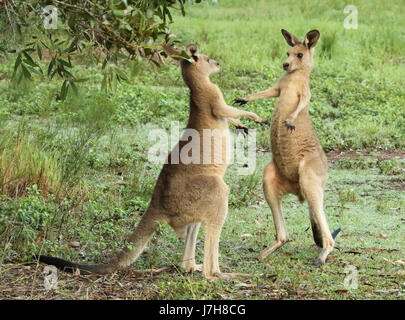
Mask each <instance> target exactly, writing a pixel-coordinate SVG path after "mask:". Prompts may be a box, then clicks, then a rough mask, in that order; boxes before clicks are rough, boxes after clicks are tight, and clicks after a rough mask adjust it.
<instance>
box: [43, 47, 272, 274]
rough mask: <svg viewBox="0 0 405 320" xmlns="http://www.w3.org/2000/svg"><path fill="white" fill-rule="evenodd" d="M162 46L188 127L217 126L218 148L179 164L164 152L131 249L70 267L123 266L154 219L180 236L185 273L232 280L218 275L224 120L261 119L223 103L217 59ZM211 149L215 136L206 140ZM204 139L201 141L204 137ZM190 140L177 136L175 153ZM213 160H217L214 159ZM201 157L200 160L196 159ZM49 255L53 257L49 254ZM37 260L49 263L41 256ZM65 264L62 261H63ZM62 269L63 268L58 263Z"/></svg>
mask: <svg viewBox="0 0 405 320" xmlns="http://www.w3.org/2000/svg"><path fill="white" fill-rule="evenodd" d="M165 50H166V51H167V52H168V53H169V54H172V55H173V57H175V58H176V59H178V60H180V65H181V71H182V75H183V79H184V81H185V83H186V84H187V86H188V87H189V89H190V115H189V120H188V124H187V128H189V129H194V130H196V131H198V133H199V134H200V137H203V130H204V129H211V130H214V129H217V130H219V131H218V132H219V136H220V143H222V149H221V150H222V152H221V153H220V154H215V152H213V151H212V152H211V162H210V163H208V164H184V163H182V162H181V159H180V160H179V163H178V164H176V163H175V161H172V160H173V158H174V151H172V152H171V153H170V155H169V156H168V161H167V163H166V164H164V166H163V169H162V171H161V172H160V175H159V177H158V180H157V182H156V186H155V189H154V192H153V196H152V200H151V203H150V206H149V208H148V209H147V211H146V212H145V214H144V216H143V217H142V219H141V221H140V222H139V224H138V226H137V227H136V228H135V231H134V233H133V234H132V236H131V237H130V238H129V242H130V243H131V249H128V248H125V249H124V250H122V251H121V252H120V253H119V254H118V256H117V257H115V258H114V259H113V260H112V261H111V262H110V263H109V264H101V265H73V267H77V268H79V269H80V270H82V271H85V272H94V273H110V272H113V271H115V270H117V269H122V268H126V267H128V266H129V265H130V264H131V263H133V262H134V261H135V260H136V259H137V257H138V256H139V255H140V254H141V252H142V251H143V250H144V248H145V246H146V244H147V243H148V241H149V239H150V238H151V236H152V234H153V233H154V231H155V230H156V228H157V225H158V222H159V221H163V222H167V223H168V224H169V225H170V226H171V227H173V229H174V230H175V231H176V233H177V234H178V235H179V236H180V237H181V238H183V239H185V250H184V256H183V260H182V263H181V265H182V267H183V268H184V270H185V271H187V272H192V271H196V270H200V271H201V270H202V272H203V275H204V277H206V278H235V277H240V276H244V275H241V274H236V273H221V271H220V268H219V262H218V247H219V238H220V234H221V229H222V225H223V223H224V221H225V218H226V215H227V213H228V194H229V189H228V187H227V185H226V184H225V182H224V179H223V177H224V174H225V171H226V168H227V166H228V163H227V153H226V150H227V148H228V147H229V134H230V133H229V128H228V120H227V119H229V120H230V121H232V123H234V124H235V125H237V126H243V125H242V124H241V123H240V122H239V120H236V119H234V118H239V117H248V118H250V119H252V120H253V121H255V122H257V123H264V122H265V121H264V120H263V119H262V118H260V117H259V116H258V115H256V114H255V113H253V112H248V111H243V110H238V109H236V108H234V107H231V106H229V105H227V104H226V102H225V100H224V98H223V95H222V92H221V90H220V89H219V88H218V87H217V86H216V85H215V84H213V83H212V82H211V81H210V75H212V74H215V73H217V72H218V71H219V63H218V62H216V61H215V60H212V59H209V58H208V57H207V56H206V55H203V54H200V53H198V50H197V47H196V46H195V45H189V46H188V47H187V49H186V53H187V54H188V55H189V56H190V57H191V58H190V59H188V60H186V59H183V58H181V57H180V54H181V53H180V51H179V50H177V49H174V48H172V47H165ZM210 139H211V140H212V141H211V142H212V148H214V142H215V137H214V136H212V137H211V138H210ZM204 142H206V141H204ZM204 142H203V139H201V140H200V144H201V147H200V159H203V151H204V149H203V143H204ZM188 143H189V142H188V141H182V140H180V141H179V143H178V145H177V146H176V147H175V148H174V149H173V150H176V148H177V147H178V150H179V152H178V153H179V154H181V152H182V150H183V147H185V146H186V145H187V144H188ZM213 160H216V162H215V163H214V161H213ZM201 161H202V160H201ZM201 224H202V226H203V227H204V229H205V230H204V231H205V243H204V262H203V265H202V266H201V265H197V264H196V263H195V245H196V239H197V235H198V231H199V228H200V225H201ZM53 259H54V258H53ZM40 261H44V262H47V261H51V260H50V259H46V258H41V257H40ZM65 265H66V263H65ZM62 267H63V266H62Z"/></svg>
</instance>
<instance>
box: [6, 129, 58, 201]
mask: <svg viewBox="0 0 405 320" xmlns="http://www.w3.org/2000/svg"><path fill="white" fill-rule="evenodd" d="M61 173H62V171H61V168H60V166H59V164H58V162H57V160H56V159H55V157H54V155H52V154H50V153H48V152H45V151H43V150H41V149H40V148H38V147H37V146H35V145H34V144H33V143H32V142H31V141H30V139H29V136H27V135H24V133H23V130H22V129H21V128H19V130H18V134H17V137H15V138H13V137H10V136H8V137H4V136H3V137H2V139H1V141H0V194H2V195H6V196H8V197H11V198H17V197H20V196H23V195H25V194H26V192H27V188H28V187H30V186H34V185H36V186H37V187H38V189H39V190H40V192H41V194H42V195H44V196H45V195H48V194H49V193H50V192H57V190H60V188H61V178H62V175H61Z"/></svg>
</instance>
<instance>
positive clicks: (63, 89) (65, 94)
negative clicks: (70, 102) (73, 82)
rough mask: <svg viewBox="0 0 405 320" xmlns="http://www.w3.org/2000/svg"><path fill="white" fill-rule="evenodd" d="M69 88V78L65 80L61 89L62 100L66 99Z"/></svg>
mask: <svg viewBox="0 0 405 320" xmlns="http://www.w3.org/2000/svg"><path fill="white" fill-rule="evenodd" d="M68 89H69V85H68V82H67V80H65V81H63V84H62V88H61V89H60V99H61V100H62V101H64V100H65V99H66V96H67V92H68Z"/></svg>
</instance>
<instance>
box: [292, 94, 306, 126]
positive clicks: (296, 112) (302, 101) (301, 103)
mask: <svg viewBox="0 0 405 320" xmlns="http://www.w3.org/2000/svg"><path fill="white" fill-rule="evenodd" d="M309 100H310V99H309V97H307V96H305V97H302V98H301V99H300V101H299V103H298V105H297V108H296V109H295V110H294V112H293V113H291V115H290V118H291V119H292V120H295V119H296V118H297V117H298V115H299V114H300V112H301V111H302V110H304V108H305V107H306V106H307V105H308V103H309Z"/></svg>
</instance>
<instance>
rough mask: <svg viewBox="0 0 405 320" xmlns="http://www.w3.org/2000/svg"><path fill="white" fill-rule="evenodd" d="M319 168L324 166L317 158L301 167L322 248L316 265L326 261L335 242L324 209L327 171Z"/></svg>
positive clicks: (302, 187)
mask: <svg viewBox="0 0 405 320" xmlns="http://www.w3.org/2000/svg"><path fill="white" fill-rule="evenodd" d="M319 168H322V166H321V164H318V163H317V161H316V160H313V161H311V162H309V163H307V164H306V163H304V164H303V165H302V166H301V168H300V188H301V192H302V194H303V195H304V197H305V200H306V201H307V202H308V207H309V215H310V219H311V227H312V233H313V236H314V240H315V243H316V244H317V245H318V246H320V247H321V248H322V250H321V253H320V254H319V256H318V258H317V259H316V260H315V262H314V265H315V266H319V265H321V264H324V263H325V261H326V258H327V257H328V255H329V253H331V252H332V251H333V247H334V244H335V242H334V240H333V237H332V234H331V232H330V230H329V226H328V222H327V220H326V216H325V212H324V210H323V194H324V186H325V182H326V177H327V173H326V172H320V170H319Z"/></svg>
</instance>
